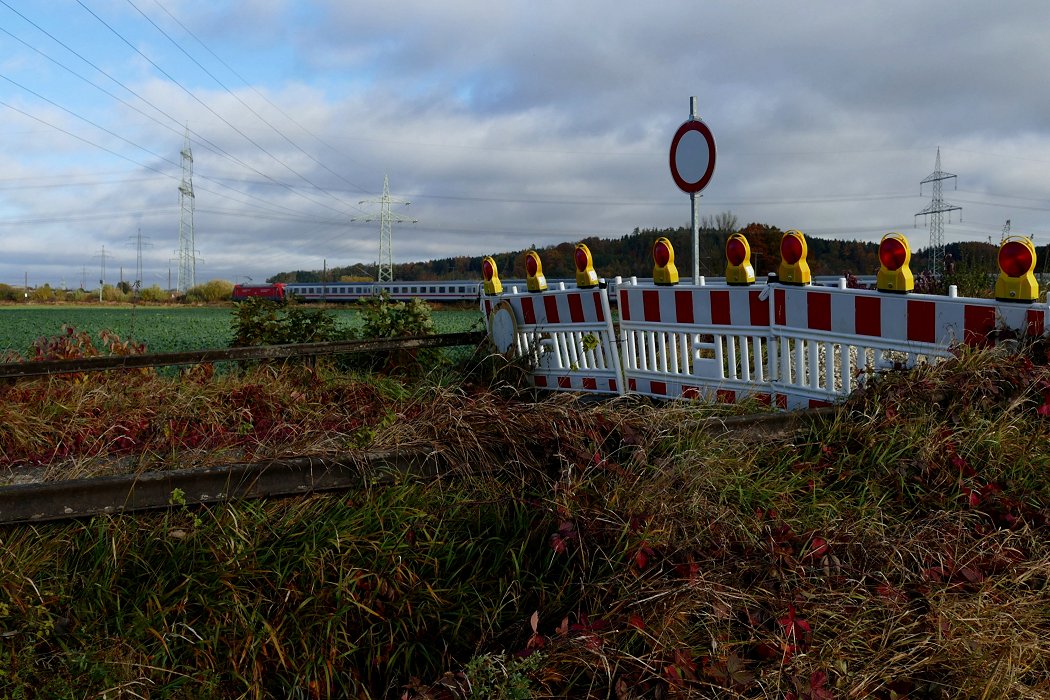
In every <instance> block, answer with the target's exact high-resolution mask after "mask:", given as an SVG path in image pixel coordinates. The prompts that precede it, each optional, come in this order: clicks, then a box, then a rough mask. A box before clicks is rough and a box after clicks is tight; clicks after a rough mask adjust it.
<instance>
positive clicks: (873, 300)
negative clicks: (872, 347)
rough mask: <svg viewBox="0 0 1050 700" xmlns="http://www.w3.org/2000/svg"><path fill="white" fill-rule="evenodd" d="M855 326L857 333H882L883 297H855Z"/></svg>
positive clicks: (879, 334)
mask: <svg viewBox="0 0 1050 700" xmlns="http://www.w3.org/2000/svg"><path fill="white" fill-rule="evenodd" d="M855 300H856V305H855V306H854V307H853V313H854V319H853V326H854V328H855V329H856V331H857V335H872V336H875V337H876V338H878V337H880V336H881V335H882V299H879V298H878V297H855Z"/></svg>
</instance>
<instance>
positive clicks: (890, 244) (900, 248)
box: [875, 232, 915, 294]
mask: <svg viewBox="0 0 1050 700" xmlns="http://www.w3.org/2000/svg"><path fill="white" fill-rule="evenodd" d="M910 262H911V248H910V247H909V246H908V239H907V238H905V237H904V236H903V235H901V234H899V233H897V232H893V233H887V234H886V235H885V236H883V237H882V240H881V241H880V242H879V265H880V267H879V274H878V276H877V277H876V278H875V288H876V289H878V290H879V291H880V292H895V293H897V294H906V293H908V292H910V291H912V290H913V289H915V275H913V274H912V273H911V266H910V265H909V263H910Z"/></svg>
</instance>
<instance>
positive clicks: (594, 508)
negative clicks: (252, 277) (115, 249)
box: [0, 346, 1050, 700]
mask: <svg viewBox="0 0 1050 700" xmlns="http://www.w3.org/2000/svg"><path fill="white" fill-rule="evenodd" d="M1046 360H1047V357H1046V354H1045V349H1044V348H1042V347H1039V346H1032V347H1027V348H1024V349H1023V352H1021V353H1018V354H1008V353H1005V352H1002V351H989V350H986V351H980V352H977V351H969V350H967V351H962V352H960V354H959V355H958V356H956V357H954V358H952V359H950V360H947V361H945V362H942V363H940V364H938V365H937V366H933V367H927V366H920V367H918V368H916V369H915V370H913V371H912V372H909V373H907V374H904V373H901V374H888V375H885V376H883V377H879V378H876V379H874V380H872V381H870V382H868V383H867V384H866V386H865V387H864V388H863V389H862V390H861V391H859V392H857V393H856V394H855V395H854V396H852V397H851V398H850V399H849V400H848V401H847V402H846V403H845V404H844V406H843V407H842V410H841V411H840V412H839V413H837V414H835V415H834V416H829V417H827V418H825V419H823V420H820V421H816V422H813V423H811V424H802V425H801V427H799V428H798V429H796V430H794V431H793V432H789V433H785V434H782V435H780V436H777V437H770V436H769V435H767V434H758V433H755V434H749V433H746V432H744V433H736V434H732V435H728V436H727V435H719V434H716V433H714V432H706V431H704V430H701V429H700V428H699V427H698V426H699V425H701V421H700V420H698V419H699V418H702V417H705V416H707V415H711V414H713V413H715V412H717V411H719V410H723V411H724V410H725V409H724V408H719V407H712V406H707V405H700V404H687V403H679V404H665V405H653V404H651V403H650V402H648V401H644V400H639V399H637V398H621V399H617V400H615V401H612V402H607V403H600V404H594V403H588V402H583V401H579V400H576V399H574V398H572V397H570V396H566V395H560V396H555V397H551V398H537V397H534V396H532V395H531V394H529V393H527V392H522V391H520V390H517V389H515V388H514V385H515V382H513V381H512V382H510V383H509V384H508V383H500V382H499V381H497V380H494V379H493V375H492V374H491V373H488V374H486V373H484V372H481V371H478V372H475V374H474V375H473V376H474V377H475V378H477V377H483V378H484V380H485V381H484V382H483V383H480V384H479V383H475V382H472V381H470V380H468V379H466V378H464V377H463V376H462V375H459V376H458V380H454V379H453V377H452V375H451V374H448V373H446V374H445V375H444V378H443V379H442V381H439V382H435V381H433V378H432V379H431V380H430V381H424V382H422V383H415V382H406V381H404V380H401V379H398V378H396V377H387V378H383V379H376V378H367V379H366V378H364V377H354V376H347V375H343V374H340V373H338V372H335V371H333V370H329V369H326V368H324V367H323V366H322V367H319V368H317V369H314V370H309V369H306V368H303V367H298V368H285V369H283V370H280V371H278V370H275V369H273V368H265V367H261V368H257V369H256V370H253V371H252V372H249V373H246V374H244V375H241V376H228V377H207V376H203V375H201V376H198V375H192V374H191V375H189V376H186V377H183V378H182V380H181V381H174V380H171V379H165V378H161V377H156V376H154V375H149V374H148V373H140V374H134V375H125V376H124V377H123V379H120V377H121V375H108V376H106V377H103V376H101V375H100V376H98V377H85V378H82V380H77V381H67V382H65V383H60V382H57V381H54V380H53V381H51V382H43V381H39V382H26V383H20V384H17V385H15V386H13V387H6V388H4V389H3V390H2V391H3V393H2V395H0V407H2V409H3V410H4V411H5V412H6V413H5V415H4V417H3V420H2V421H0V436H3V440H4V442H0V444H2V445H4V449H5V450H6V452H5V460H7V462H8V464H9V465H13V464H15V462H12V461H11V456H12V455H13V454H15V450H16V447H13V446H17V445H21V444H25V445H31V446H32V449H30V448H26V449H24V450H23V453H25V454H28V453H31V452H33V451H34V450H39V445H40V444H44V443H46V444H51V442H52V441H54V440H56V439H60V440H64V439H66V438H65V437H63V436H65V435H67V434H72V433H71V432H70V431H74V430H81V431H84V430H85V429H86V427H87V426H89V425H90V426H96V428H97V429H99V430H101V432H98V436H97V437H95V438H92V439H90V440H84V441H82V444H86V445H90V446H92V447H91V448H90V449H88V450H87V452H85V453H84V454H83V455H81V454H80V453H77V455H65V456H62V457H59V456H57V455H55V456H52V457H51V458H49V461H47V462H46V465H45V466H46V467H47V468H48V469H49V470H51V472H50V473H51V474H52V475H54V476H59V475H62V473H63V472H62V470H64V469H67V468H74V469H77V468H80V467H81V466H83V465H85V464H86V463H87V462H89V461H91V460H95V462H97V464H96V465H95V466H96V468H101V467H99V465H101V464H103V463H112V462H113V460H112V457H114V456H116V457H118V458H120V459H119V460H118V461H120V462H122V463H123V464H125V465H127V464H129V463H131V464H135V465H144V464H147V463H148V464H153V461H154V460H159V459H160V456H161V455H165V459H167V457H179V459H182V460H185V461H188V462H189V463H203V462H206V461H207V458H206V457H205V454H206V453H217V454H219V455H220V456H223V455H225V456H227V457H228V456H231V455H233V454H241V453H253V454H260V455H262V454H266V455H274V454H280V453H281V452H282V450H285V451H292V450H295V451H312V452H326V451H336V450H348V449H350V450H352V449H361V448H364V447H369V446H375V447H386V448H392V449H393V448H396V449H406V450H407V449H412V448H417V447H426V448H427V449H430V450H436V451H438V452H440V453H441V454H442V455H443V456H444V457H445V458H446V460H447V462H448V464H450V465H451V467H450V469H449V471H448V472H447V473H446V474H443V475H442V476H441V477H440V478H437V479H435V480H432V481H429V482H425V483H423V482H417V481H413V480H402V481H400V482H398V483H396V484H395V485H394V486H391V487H389V488H383V489H379V488H375V489H363V490H360V491H358V492H354V493H348V494H344V495H341V496H323V497H322V496H318V497H311V498H306V499H290V500H284V501H271V502H266V503H245V504H228V505H216V506H212V507H209V508H201V509H187V508H185V507H181V506H177V505H176V506H175V507H173V508H172V510H171V511H169V512H167V513H163V514H152V515H145V516H139V517H104V518H102V517H100V518H95V519H93V520H91V521H87V522H78V523H65V524H51V525H43V526H36V527H8V528H4V529H2V530H0V543H2V547H0V655H2V656H0V658H3V659H4V660H6V663H0V695H6V696H10V697H18V696H19V694H21V696H23V697H30V696H36V697H41V696H43V697H48V696H51V697H103V696H105V697H117V696H124V697H135V696H140V697H179V698H212V697H223V698H226V697H248V698H254V697H270V696H275V697H304V698H320V697H359V698H366V697H367V698H404V699H405V700H420V699H422V698H435V699H436V698H482V697H484V698H531V697H573V698H610V697H611V698H617V700H626V699H629V698H638V699H641V698H654V699H655V698H669V697H712V698H723V697H740V698H774V697H775V698H793V699H794V700H828V699H830V698H840V697H841V698H861V697H864V698H868V697H871V698H886V699H891V698H905V697H907V698H1000V697H1002V698H1042V697H1047V696H1050V641H1048V640H1050V478H1048V476H1050V474H1048V472H1050V469H1048V467H1050V456H1048V452H1047V450H1046V445H1047V444H1048V438H1050V434H1048V433H1050V424H1048V421H1047V417H1046V415H1047V414H1048V413H1050V370H1048V368H1047V364H1046ZM489 361H491V360H489ZM489 361H486V362H483V363H481V366H480V367H479V368H477V369H479V370H480V369H491V367H490V366H489V365H487V364H486V363H487V362H489ZM514 370H515V368H513V367H511V368H505V369H504V372H506V371H514ZM495 376H496V377H500V376H502V377H507V376H508V375H506V374H497V375H495ZM292 398H294V400H292ZM129 406H133V407H135V409H136V411H133V412H131V413H132V415H129V410H128V407H129ZM246 411H247V413H245V412H246ZM266 411H269V413H266ZM135 414H141V415H142V417H143V418H145V419H146V421H145V422H146V425H147V426H148V428H147V429H144V430H143V432H142V435H143V439H142V441H141V445H140V447H141V448H143V449H146V452H148V453H150V454H152V455H153V456H150V457H144V456H143V454H144V453H142V452H140V451H139V447H136V448H135V449H134V450H132V449H124V450H116V451H115V452H114V451H113V450H112V449H111V448H112V447H113V446H120V445H121V443H119V442H118V441H117V434H118V432H119V431H117V432H114V431H113V430H112V426H114V425H115V424H116V423H118V422H120V421H124V422H126V421H128V420H131V419H132V418H133V417H134V415H135ZM249 414H250V419H249ZM264 416H269V417H270V419H271V420H272V421H273V423H274V425H271V426H269V427H267V426H266V425H263V424H262V423H261V418H262V417H264ZM118 417H119V421H118V420H117V418H118ZM189 417H195V418H197V419H199V425H200V426H212V427H213V428H215V426H218V427H217V428H215V429H214V430H213V432H209V433H208V434H207V439H208V440H212V441H213V442H207V443H206V444H207V445H208V447H207V449H206V450H205V449H204V448H203V447H200V446H198V447H199V448H200V449H197V448H193V447H192V446H190V445H187V444H178V445H177V444H174V443H172V442H165V441H164V440H165V439H166V438H164V437H163V436H164V435H165V433H164V430H163V426H164V425H170V424H171V421H172V420H175V419H176V418H181V419H188V418H189ZM107 425H108V426H110V428H109V432H106V430H105V429H102V428H101V426H107ZM63 426H65V427H63ZM274 426H280V427H281V430H277V428H276V427H274ZM96 428H93V430H94V429H96ZM219 428H221V430H220V429H219ZM264 428H265V429H264ZM62 431H66V432H62ZM37 435H44V436H45V437H42V438H38V437H37ZM103 435H106V436H108V437H103ZM222 436H227V437H229V436H236V440H234V441H233V442H230V443H224V442H221V440H219V438H220V437H222ZM223 439H226V438H223ZM231 439H232V438H231ZM100 446H108V447H107V448H106V449H105V450H103V449H101V448H100ZM19 454H22V453H19ZM78 460H79V461H78ZM176 461H177V460H176ZM70 465H73V466H72V467H70Z"/></svg>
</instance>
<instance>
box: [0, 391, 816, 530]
mask: <svg viewBox="0 0 1050 700" xmlns="http://www.w3.org/2000/svg"><path fill="white" fill-rule="evenodd" d="M836 410H837V409H834V408H823V409H816V410H811V411H799V412H793V413H762V414H755V415H750V416H733V417H728V418H705V419H703V420H699V421H697V422H696V423H695V424H692V425H690V426H688V428H689V429H696V430H703V431H708V432H712V433H715V434H725V435H732V436H736V437H741V438H743V439H754V440H760V441H763V442H765V441H769V440H771V439H776V438H780V437H784V436H787V435H790V434H792V433H794V432H795V431H796V430H798V429H799V428H801V427H804V426H806V425H807V424H809V423H811V422H812V421H817V420H829V419H832V418H833V417H834V416H835V413H836ZM453 468H454V465H450V464H448V463H446V461H445V460H444V459H443V458H442V457H441V455H440V452H439V451H438V450H436V449H431V450H419V451H412V452H405V451H382V452H363V453H357V454H349V453H348V454H343V455H337V456H326V457H306V456H303V457H289V458H285V459H273V460H267V461H262V462H246V463H236V464H229V465H224V466H218V467H207V468H199V469H180V470H170V471H155V472H145V473H140V474H127V475H119V476H105V477H96V478H83V479H72V480H68V481H52V482H36V483H26V484H16V485H12V486H3V487H0V525H17V524H27V523H28V524H34V523H46V522H53V521H60V520H74V519H81V518H91V517H94V516H99V515H120V514H123V513H133V512H140V511H151V510H162V509H167V508H173V507H183V506H193V505H208V504H214V503H223V502H229V501H237V500H252V499H265V498H287V497H294V496H305V495H309V494H314V493H324V492H332V491H344V490H352V489H357V488H363V487H366V486H382V485H385V484H390V483H393V482H395V481H397V480H401V479H405V478H414V479H426V478H434V477H437V476H439V475H441V474H445V473H448V472H450V471H451V470H452V469H453Z"/></svg>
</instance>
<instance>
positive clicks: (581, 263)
mask: <svg viewBox="0 0 1050 700" xmlns="http://www.w3.org/2000/svg"><path fill="white" fill-rule="evenodd" d="M576 269H577V270H579V271H580V272H583V271H584V270H586V269H587V252H586V251H584V249H583V248H577V249H576Z"/></svg>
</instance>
